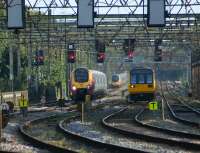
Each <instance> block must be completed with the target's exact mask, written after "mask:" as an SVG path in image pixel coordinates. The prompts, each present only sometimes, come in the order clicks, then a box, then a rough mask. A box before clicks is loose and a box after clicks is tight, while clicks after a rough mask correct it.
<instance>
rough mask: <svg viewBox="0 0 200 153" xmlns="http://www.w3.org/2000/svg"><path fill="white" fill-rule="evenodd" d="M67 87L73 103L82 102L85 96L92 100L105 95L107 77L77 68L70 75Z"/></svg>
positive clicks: (94, 71) (93, 71) (101, 73)
mask: <svg viewBox="0 0 200 153" xmlns="http://www.w3.org/2000/svg"><path fill="white" fill-rule="evenodd" d="M69 86H70V96H71V98H72V100H74V101H80V100H84V98H85V96H86V95H90V96H91V97H92V98H94V97H96V96H98V95H105V94H106V93H107V77H106V75H105V74H104V73H103V72H100V71H96V70H89V69H87V68H77V69H75V70H74V71H72V73H71V76H70V82H69Z"/></svg>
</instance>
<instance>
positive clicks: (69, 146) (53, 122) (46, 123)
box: [19, 102, 118, 153]
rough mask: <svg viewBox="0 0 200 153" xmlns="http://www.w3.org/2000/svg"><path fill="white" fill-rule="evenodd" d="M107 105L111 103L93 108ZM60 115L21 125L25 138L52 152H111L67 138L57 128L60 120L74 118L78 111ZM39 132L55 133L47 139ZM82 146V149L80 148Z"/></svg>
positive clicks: (95, 107)
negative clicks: (70, 114) (57, 142)
mask: <svg viewBox="0 0 200 153" xmlns="http://www.w3.org/2000/svg"><path fill="white" fill-rule="evenodd" d="M117 104H118V103H113V102H110V105H117ZM105 105H109V104H106V103H105V102H102V103H100V104H98V105H96V106H94V107H93V109H99V108H101V107H103V106H105ZM58 116H60V115H58ZM58 116H57V115H53V116H48V117H45V118H39V119H36V120H31V121H28V122H26V123H25V124H24V125H22V126H20V129H19V131H20V133H21V134H22V135H23V136H24V138H25V139H26V140H28V142H30V143H31V144H33V145H34V146H36V147H39V148H41V149H42V148H48V150H50V152H59V153H60V152H84V151H85V152H89V151H90V150H92V151H93V152H99V153H100V152H105V153H106V152H109V151H107V150H105V149H102V148H95V147H92V146H90V145H89V146H88V144H84V145H83V143H78V142H77V139H76V140H74V139H72V138H71V137H67V138H66V136H65V135H63V134H61V132H60V129H59V128H57V127H58V123H59V121H60V120H63V119H64V118H68V117H69V118H74V117H76V116H78V113H77V114H76V115H73V116H68V117H66V116H65V117H64V115H63V116H62V115H61V116H62V118H59V117H58ZM55 118H57V119H55ZM38 123H39V124H38ZM40 126H41V127H40ZM37 130H39V131H37ZM48 130H49V131H48ZM30 131H31V132H30ZM34 131H35V132H34ZM32 132H33V133H32ZM38 133H40V134H41V135H42V133H44V135H45V133H46V135H49V133H53V134H50V135H49V137H48V138H45V139H46V140H45V139H44V138H40V134H39V135H38ZM57 133H58V137H59V138H57V137H56V136H57ZM49 139H52V140H51V141H50V142H49ZM59 140H62V144H56V141H59ZM74 144H78V145H74ZM80 147H81V149H82V150H80Z"/></svg>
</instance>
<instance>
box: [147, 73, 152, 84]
mask: <svg viewBox="0 0 200 153" xmlns="http://www.w3.org/2000/svg"><path fill="white" fill-rule="evenodd" d="M146 77H147V78H146V83H153V76H152V74H147V76H146Z"/></svg>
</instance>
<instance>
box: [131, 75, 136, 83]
mask: <svg viewBox="0 0 200 153" xmlns="http://www.w3.org/2000/svg"><path fill="white" fill-rule="evenodd" d="M136 83H137V76H136V74H133V75H131V84H136Z"/></svg>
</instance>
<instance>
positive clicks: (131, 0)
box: [25, 0, 200, 15]
mask: <svg viewBox="0 0 200 153" xmlns="http://www.w3.org/2000/svg"><path fill="white" fill-rule="evenodd" d="M36 1H37V0H29V2H30V3H31V5H34V3H35V2H36ZM44 1H45V2H46V3H47V4H50V2H51V1H52V0H38V2H37V4H36V7H45V6H46V5H45V2H44ZM65 1H67V0H65ZM65 1H64V0H54V4H53V6H56V5H57V6H62V4H61V3H63V4H64V2H65ZM68 1H69V2H70V4H71V5H73V6H76V2H75V0H68ZM96 1H97V0H95V2H96ZM106 1H107V2H108V3H111V2H112V4H114V5H121V3H123V4H124V3H125V2H126V1H127V4H128V5H137V3H136V2H138V3H140V0H99V5H101V6H106V4H105V2H106ZM181 1H182V0H168V2H171V5H174V4H175V3H176V2H178V4H181ZM183 1H189V0H183ZM25 3H26V6H30V4H29V3H28V1H27V0H25ZM144 3H145V5H146V4H147V0H144ZM190 3H191V4H193V3H194V4H199V5H196V6H189V7H188V10H190V11H189V12H190V13H192V14H194V13H200V0H191V2H190ZM67 6H69V5H68V4H67ZM141 6H142V5H141ZM134 9H135V7H130V8H129V7H123V8H116V7H112V8H111V7H101V8H95V11H96V12H97V13H98V14H106V13H108V14H129V13H131V12H132V11H133V10H134ZM170 9H172V10H171V13H172V14H177V13H180V14H182V13H186V9H185V6H183V7H181V6H175V7H170V8H169V7H166V10H168V11H170ZM41 11H44V12H45V11H46V9H41ZM146 12H147V8H145V11H144V13H145V14H146ZM75 13H76V8H74V9H71V8H57V9H52V14H54V15H71V14H75ZM134 13H135V14H142V13H143V8H142V7H139V8H138V9H136V11H135V12H134Z"/></svg>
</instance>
